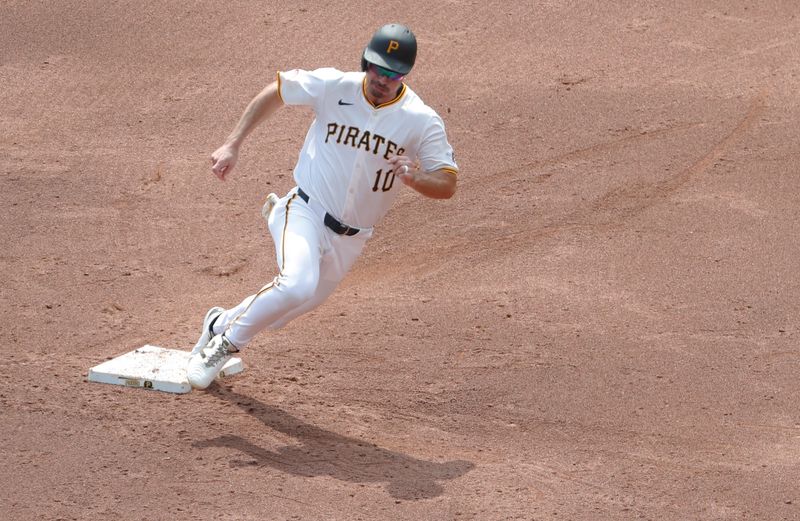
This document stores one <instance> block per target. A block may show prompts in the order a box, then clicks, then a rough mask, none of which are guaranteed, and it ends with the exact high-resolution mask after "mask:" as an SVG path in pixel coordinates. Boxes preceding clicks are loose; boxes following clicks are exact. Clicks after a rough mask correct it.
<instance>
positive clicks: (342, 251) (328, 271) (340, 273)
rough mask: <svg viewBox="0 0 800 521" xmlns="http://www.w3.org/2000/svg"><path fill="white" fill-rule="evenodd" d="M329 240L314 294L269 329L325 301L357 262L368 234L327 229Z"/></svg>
mask: <svg viewBox="0 0 800 521" xmlns="http://www.w3.org/2000/svg"><path fill="white" fill-rule="evenodd" d="M326 233H327V234H328V237H329V240H328V241H326V242H327V245H328V247H327V248H326V252H325V253H324V254H323V256H322V263H321V267H320V280H319V284H318V285H317V291H316V292H315V293H314V296H313V297H312V298H311V299H309V300H308V301H307V302H305V303H304V304H303V305H301V306H299V307H297V308H295V309H292V310H289V311H287V312H286V313H285V314H284V315H283V316H281V317H280V318H278V319H277V320H276V321H275V322H273V323H271V324H270V325H269V326H267V328H268V329H270V330H274V329H280V328H282V327H284V326H285V325H286V324H288V323H289V322H291V321H292V320H294V319H295V318H297V317H299V316H301V315H304V314H306V313H308V312H309V311H311V310H313V309H314V308H316V307H317V306H319V305H320V304H322V303H323V302H325V300H326V299H327V298H328V297H329V296H330V295H331V294H332V293H333V291H334V290H335V289H336V288H337V287H338V285H339V283H340V282H341V281H342V279H344V277H345V275H347V272H348V271H350V268H351V267H352V266H353V264H355V262H356V260H357V259H358V257H359V255H360V254H361V251H362V250H363V249H364V243H365V242H366V240H367V239H368V236H363V235H362V236H361V237H358V236H355V237H346V236H340V235H335V234H332V233H330V232H328V231H327V230H326Z"/></svg>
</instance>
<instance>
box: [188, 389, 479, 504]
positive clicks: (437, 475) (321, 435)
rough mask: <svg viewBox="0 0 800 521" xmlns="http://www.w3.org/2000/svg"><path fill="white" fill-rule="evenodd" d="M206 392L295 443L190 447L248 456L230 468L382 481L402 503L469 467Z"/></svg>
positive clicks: (218, 442)
mask: <svg viewBox="0 0 800 521" xmlns="http://www.w3.org/2000/svg"><path fill="white" fill-rule="evenodd" d="M209 392H210V393H211V394H214V395H215V396H217V397H219V398H221V399H223V400H226V401H228V402H230V403H231V404H233V405H236V406H237V407H240V408H241V409H243V410H244V411H246V412H247V413H248V414H250V415H252V416H253V417H255V418H256V419H258V420H259V421H261V422H262V423H263V424H264V425H266V426H267V427H269V428H270V429H274V430H276V431H278V432H281V433H283V434H286V435H288V436H291V437H293V438H294V439H295V440H297V442H298V444H296V445H287V446H284V447H280V448H278V449H276V450H267V449H264V448H262V447H259V446H257V445H254V444H253V443H251V442H250V441H248V440H246V439H244V438H242V437H241V436H235V435H232V434H231V435H226V436H219V437H217V438H213V439H211V440H207V441H198V442H195V443H194V446H195V447H225V448H228V449H234V450H237V451H240V452H242V453H244V454H246V455H247V456H249V458H250V460H249V461H246V460H244V461H242V460H239V461H235V462H234V463H233V464H235V465H240V466H269V467H272V468H275V469H277V470H280V471H282V472H287V473H289V474H294V475H297V476H304V477H313V476H331V477H333V478H336V479H339V480H342V481H348V482H352V483H385V484H386V490H387V492H388V493H389V494H390V495H391V496H392V497H394V498H396V499H406V500H412V499H427V498H433V497H436V496H439V495H441V494H442V492H443V487H442V485H440V484H439V482H440V481H446V480H451V479H456V478H458V477H460V476H463V475H464V474H466V473H467V472H469V471H470V470H471V469H472V468H474V466H475V465H474V464H472V463H470V462H469V461H461V460H455V461H448V462H446V463H436V462H432V461H425V460H421V459H417V458H414V457H412V456H409V455H407V454H403V453H400V452H395V451H392V450H388V449H384V448H381V447H379V446H377V445H374V444H372V443H369V442H366V441H363V440H359V439H355V438H348V437H347V436H342V435H340V434H336V433H335V432H331V431H326V430H324V429H321V428H319V427H315V426H314V425H310V424H308V423H306V422H304V421H302V420H300V419H298V418H295V417H294V416H292V415H291V414H288V413H287V412H285V411H282V410H281V409H279V408H277V407H274V406H272V405H267V404H265V403H262V402H259V401H258V400H255V399H253V398H251V397H249V396H244V395H241V394H238V393H236V392H234V391H231V390H229V389H224V388H222V387H221V386H219V385H214V386H212V387H211V388H210V389H209Z"/></svg>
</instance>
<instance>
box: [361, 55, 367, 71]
mask: <svg viewBox="0 0 800 521" xmlns="http://www.w3.org/2000/svg"><path fill="white" fill-rule="evenodd" d="M361 72H367V59H366V58H364V55H363V54H362V55H361Z"/></svg>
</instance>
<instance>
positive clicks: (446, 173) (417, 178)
mask: <svg viewBox="0 0 800 521" xmlns="http://www.w3.org/2000/svg"><path fill="white" fill-rule="evenodd" d="M389 164H391V165H392V168H393V169H394V173H395V175H396V176H397V177H398V178H399V179H400V180H401V181H402V182H403V184H405V185H406V186H408V187H409V188H411V189H413V190H416V191H417V192H419V193H421V194H422V195H424V196H425V197H430V198H432V199H450V198H451V197H453V195H455V193H456V184H457V182H458V174H457V173H456V171H455V170H453V169H450V168H439V169H438V170H433V171H431V172H425V171H424V170H421V169H420V167H419V165H417V164H416V163H415V162H414V161H413V160H412V159H411V158H410V157H408V156H402V155H400V156H393V157H391V158H389Z"/></svg>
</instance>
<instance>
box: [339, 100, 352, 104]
mask: <svg viewBox="0 0 800 521" xmlns="http://www.w3.org/2000/svg"><path fill="white" fill-rule="evenodd" d="M339 105H352V103H347V102H346V101H342V100H339Z"/></svg>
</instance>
